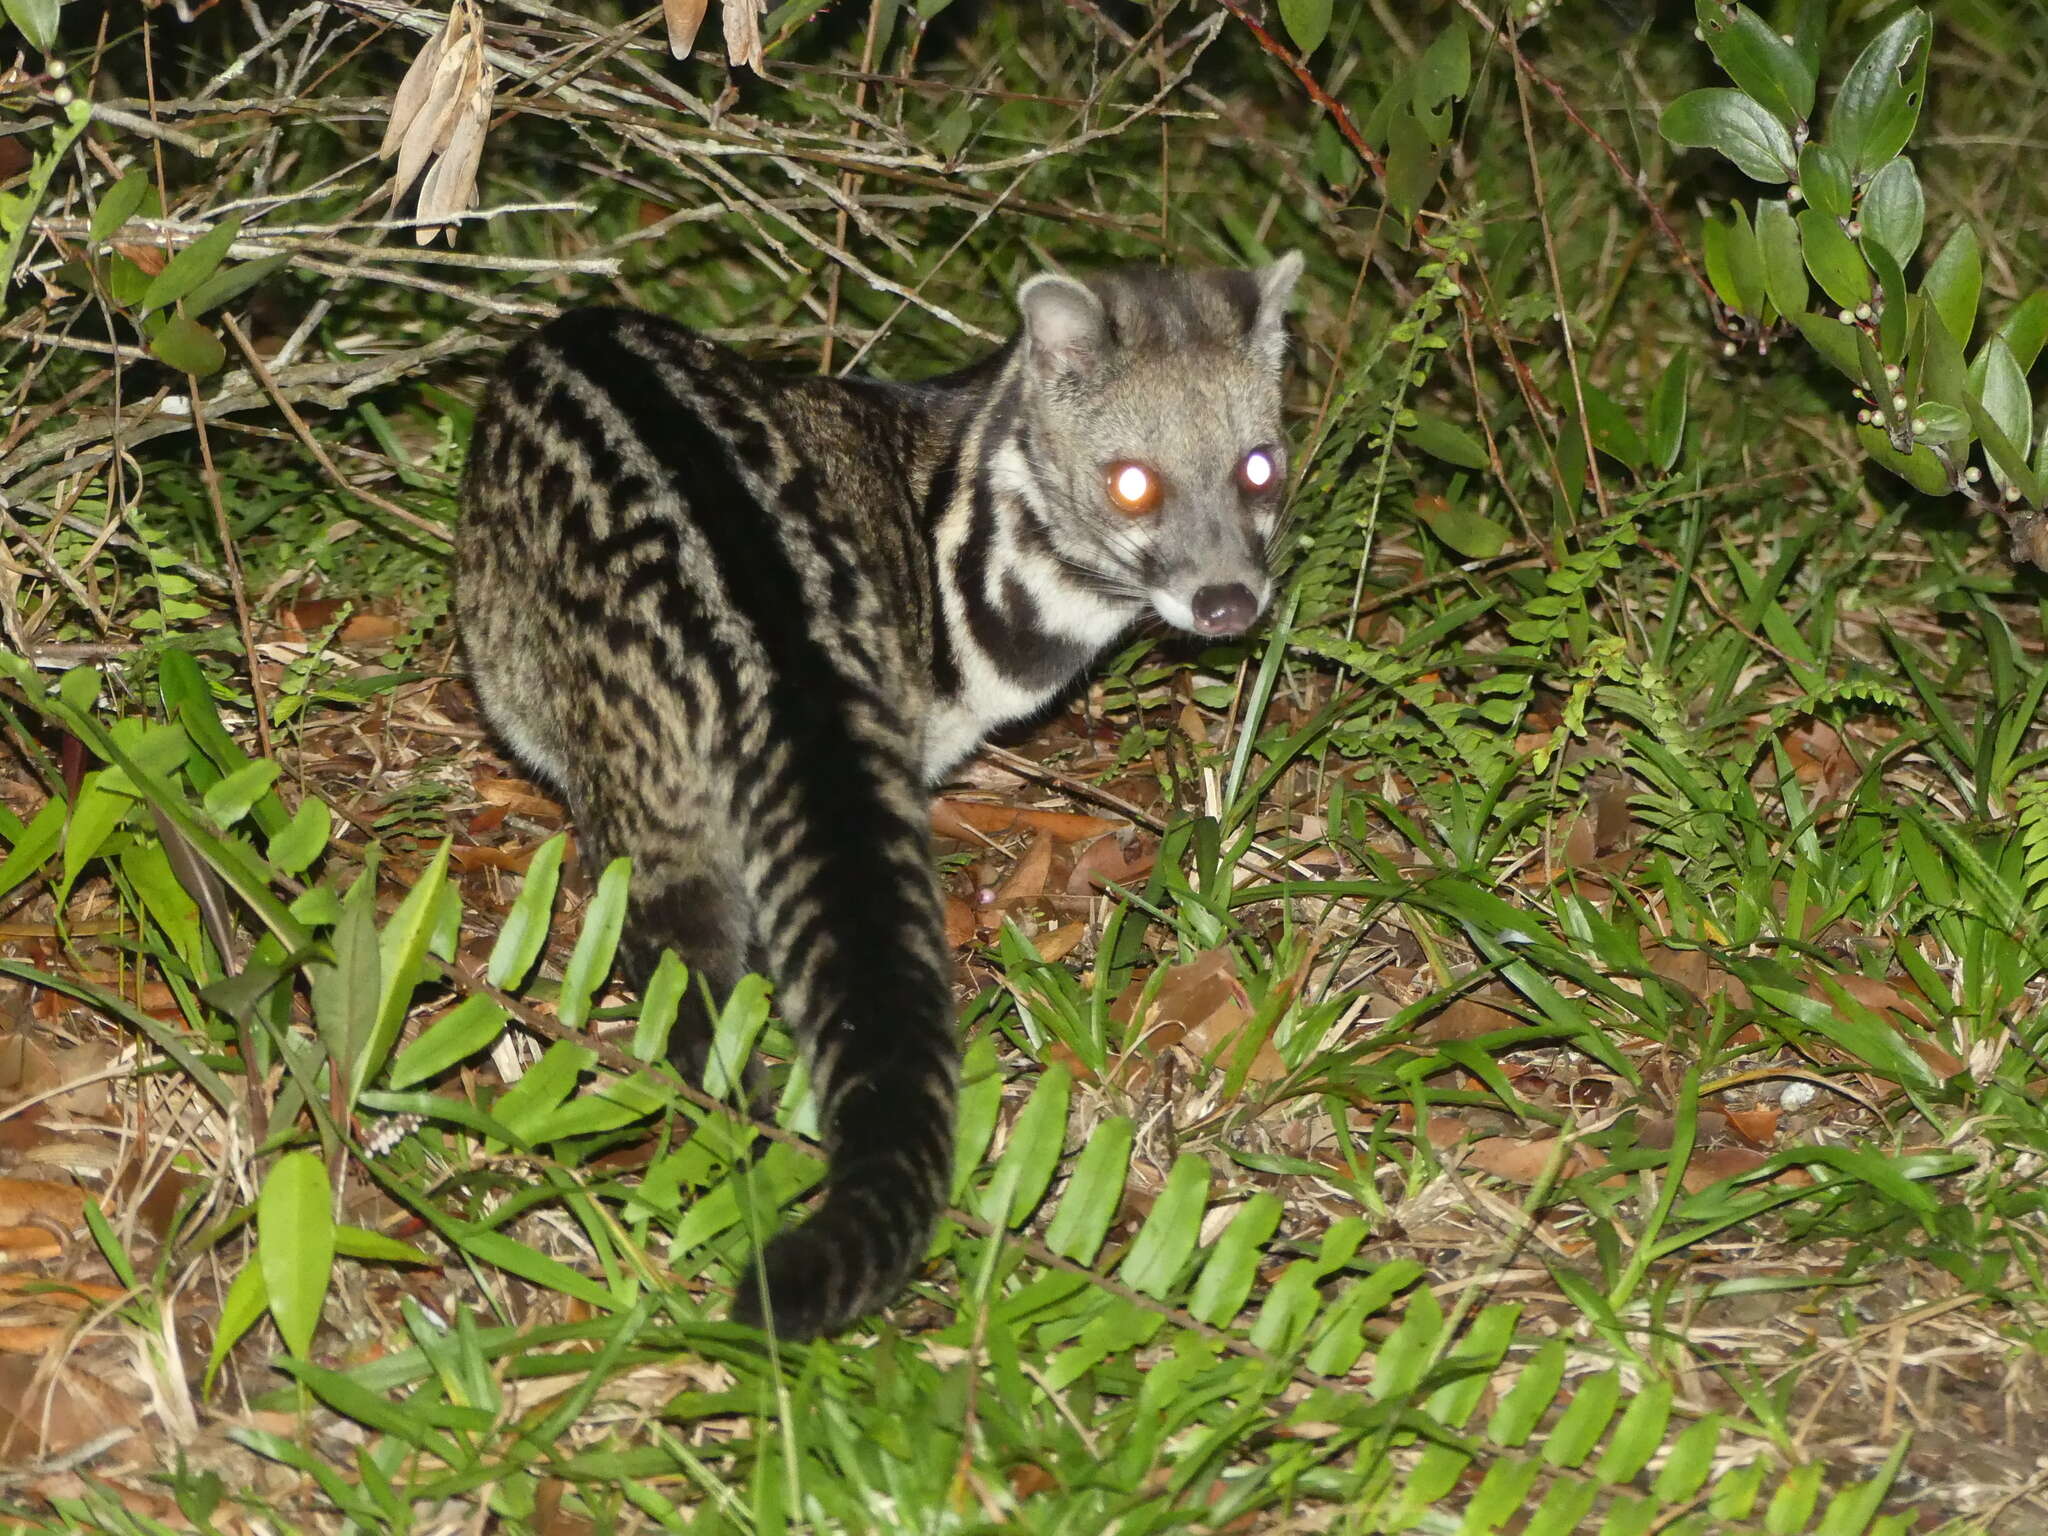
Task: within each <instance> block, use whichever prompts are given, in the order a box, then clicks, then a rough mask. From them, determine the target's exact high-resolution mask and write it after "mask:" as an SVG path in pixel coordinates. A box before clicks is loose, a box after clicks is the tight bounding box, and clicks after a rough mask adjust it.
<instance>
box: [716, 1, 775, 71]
mask: <svg viewBox="0 0 2048 1536" xmlns="http://www.w3.org/2000/svg"><path fill="white" fill-rule="evenodd" d="M766 8H767V7H766V5H765V4H764V0H721V4H720V6H719V13H718V14H719V20H720V21H722V22H723V23H724V24H725V62H726V64H727V66H728V67H731V66H733V65H744V66H745V67H746V68H748V69H751V70H752V71H753V72H754V73H755V74H757V75H758V74H759V73H761V62H762V61H761V13H762V11H764V10H765V9H766Z"/></svg>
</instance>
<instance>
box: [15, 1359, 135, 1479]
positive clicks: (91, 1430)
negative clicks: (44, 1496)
mask: <svg viewBox="0 0 2048 1536" xmlns="http://www.w3.org/2000/svg"><path fill="white" fill-rule="evenodd" d="M141 1411H142V1402H141V1401H140V1400H135V1399H131V1398H129V1397H128V1396H127V1395H126V1394H124V1393H121V1392H117V1391H115V1390H114V1389H113V1388H112V1387H109V1386H107V1385H105V1384H103V1383H101V1382H99V1381H96V1380H95V1379H94V1378H93V1376H92V1374H91V1373H90V1372H88V1371H85V1370H83V1369H79V1368H77V1367H76V1366H69V1365H67V1366H66V1367H65V1368H62V1369H59V1370H56V1371H51V1370H48V1369H46V1368H45V1367H44V1365H43V1362H42V1361H41V1360H32V1359H29V1358H28V1357H27V1356H25V1355H16V1354H9V1355H6V1356H0V1461H8V1462H15V1463H20V1462H24V1461H38V1460H42V1459H43V1458H45V1457H50V1456H61V1455H62V1454H63V1453H64V1452H66V1451H69V1450H72V1449H75V1448H76V1447H78V1446H81V1445H84V1444H85V1443H86V1442H87V1441H90V1440H97V1439H99V1438H100V1437H101V1436H102V1435H104V1434H106V1433H107V1432H108V1431H109V1430H112V1429H122V1428H132V1427H133V1426H134V1425H135V1424H137V1423H138V1422H139V1421H140V1415H141Z"/></svg>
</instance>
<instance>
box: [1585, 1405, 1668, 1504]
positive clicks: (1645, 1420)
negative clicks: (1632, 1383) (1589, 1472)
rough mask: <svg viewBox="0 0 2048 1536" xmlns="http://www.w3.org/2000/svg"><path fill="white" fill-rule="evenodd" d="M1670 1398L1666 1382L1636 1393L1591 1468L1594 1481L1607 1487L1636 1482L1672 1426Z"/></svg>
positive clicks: (1661, 1445) (1660, 1447)
mask: <svg viewBox="0 0 2048 1536" xmlns="http://www.w3.org/2000/svg"><path fill="white" fill-rule="evenodd" d="M1672 1395H1673V1394H1672V1387H1671V1383H1670V1382H1668V1381H1646V1382H1644V1383H1643V1384H1642V1385H1641V1386H1640V1387H1638V1388H1637V1389H1636V1392H1635V1395H1634V1396H1633V1397H1631V1398H1630V1399H1629V1402H1628V1407H1627V1408H1625V1409H1624V1410H1622V1415H1621V1421H1620V1422H1619V1423H1617V1424H1616V1425H1615V1426H1614V1433H1613V1434H1612V1435H1610V1436H1609V1437H1608V1440H1607V1449H1606V1450H1605V1451H1603V1452H1602V1453H1601V1456H1600V1460H1599V1462H1598V1464H1597V1465H1596V1466H1595V1467H1594V1468H1593V1475H1594V1476H1595V1477H1597V1478H1598V1479H1599V1480H1600V1481H1601V1482H1603V1483H1609V1484H1620V1483H1629V1482H1634V1481H1635V1478H1636V1475H1637V1474H1638V1473H1639V1472H1641V1471H1642V1470H1643V1468H1644V1467H1646V1466H1648V1465H1649V1464H1650V1458H1651V1457H1652V1456H1655V1455H1656V1454H1657V1452H1658V1451H1659V1450H1661V1449H1662V1448H1663V1444H1664V1428H1665V1426H1666V1425H1667V1424H1669V1423H1670V1422H1671V1400H1672Z"/></svg>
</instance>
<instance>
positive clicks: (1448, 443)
mask: <svg viewBox="0 0 2048 1536" xmlns="http://www.w3.org/2000/svg"><path fill="white" fill-rule="evenodd" d="M1403 436H1405V437H1406V438H1407V439H1408V440H1409V441H1410V442H1412V443H1414V444H1415V446H1416V447H1418V448H1420V449H1421V450H1422V451H1423V452H1424V453H1426V454H1428V455H1430V457H1432V458H1437V459H1442V460H1443V461H1444V462H1445V463H1446V464H1455V465H1457V466H1458V467H1459V468H1460V469H1488V468H1490V467H1491V466H1492V463H1493V461H1492V460H1491V459H1490V458H1489V457H1488V456H1487V452H1486V444H1484V443H1482V442H1481V441H1480V440H1479V439H1478V438H1477V437H1476V436H1474V435H1473V434H1472V433H1470V432H1467V431H1466V430H1465V429H1464V428H1463V427H1461V426H1459V425H1457V424H1456V423H1455V422H1453V421H1450V420H1448V419H1446V418H1445V417H1442V416H1438V415H1435V414H1433V413H1431V412H1428V411H1420V410H1418V411H1417V412H1416V413H1415V421H1414V423H1413V424H1412V425H1410V426H1409V427H1407V428H1406V429H1405V430H1404V432H1403Z"/></svg>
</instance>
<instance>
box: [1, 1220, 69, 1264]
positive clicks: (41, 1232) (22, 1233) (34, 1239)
mask: <svg viewBox="0 0 2048 1536" xmlns="http://www.w3.org/2000/svg"><path fill="white" fill-rule="evenodd" d="M63 1252H64V1240H63V1239H62V1238H60V1237H58V1236H57V1234H56V1233H54V1232H52V1231H51V1230H50V1229H49V1228H48V1227H0V1262H5V1263H8V1264H26V1263H27V1262H28V1261H29V1260H31V1259H54V1258H58V1257H61V1256H62V1254H63Z"/></svg>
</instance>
